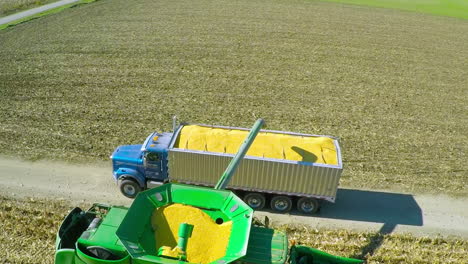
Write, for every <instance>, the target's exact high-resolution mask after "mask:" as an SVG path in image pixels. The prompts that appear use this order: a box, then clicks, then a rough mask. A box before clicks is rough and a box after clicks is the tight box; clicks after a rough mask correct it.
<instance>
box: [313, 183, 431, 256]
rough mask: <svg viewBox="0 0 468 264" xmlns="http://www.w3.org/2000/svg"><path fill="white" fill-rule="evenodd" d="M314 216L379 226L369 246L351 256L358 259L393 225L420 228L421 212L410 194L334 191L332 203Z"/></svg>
mask: <svg viewBox="0 0 468 264" xmlns="http://www.w3.org/2000/svg"><path fill="white" fill-rule="evenodd" d="M315 217H318V218H333V219H342V220H352V221H362V222H372V223H382V224H383V225H382V227H381V228H380V230H379V231H378V232H376V233H375V234H374V235H373V236H372V237H371V238H370V240H369V243H367V244H366V245H364V246H363V247H362V248H361V252H360V253H359V254H356V255H355V256H353V257H354V258H358V259H364V258H365V257H366V256H367V255H373V254H374V253H375V251H376V250H377V249H378V248H379V247H380V246H381V245H382V243H383V242H384V239H385V235H387V234H391V233H392V232H393V230H394V229H395V228H396V226H397V225H411V226H422V225H423V216H422V210H421V208H420V207H419V205H418V203H417V202H416V200H415V199H414V197H413V195H410V194H401V193H388V192H376V191H361V190H351V189H338V193H337V200H336V203H335V204H332V203H323V204H322V209H321V211H320V212H319V214H317V215H315Z"/></svg>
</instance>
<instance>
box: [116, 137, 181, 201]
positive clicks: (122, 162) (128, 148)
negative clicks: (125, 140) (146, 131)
mask: <svg viewBox="0 0 468 264" xmlns="http://www.w3.org/2000/svg"><path fill="white" fill-rule="evenodd" d="M173 135H174V134H173V133H157V132H154V133H152V134H150V135H149V136H148V137H147V138H146V140H145V142H144V143H143V144H142V145H123V146H119V147H117V148H116V149H115V150H114V152H113V153H112V155H111V157H110V158H111V160H112V170H113V176H114V179H115V180H116V182H117V183H118V185H119V188H120V191H121V192H122V194H123V195H125V196H126V197H129V198H134V197H135V196H136V195H137V194H138V192H140V191H141V190H143V189H145V188H147V187H154V186H157V185H161V184H163V183H165V182H167V179H168V169H167V167H168V166H167V162H168V161H167V156H168V147H169V144H170V142H171V140H172V138H173Z"/></svg>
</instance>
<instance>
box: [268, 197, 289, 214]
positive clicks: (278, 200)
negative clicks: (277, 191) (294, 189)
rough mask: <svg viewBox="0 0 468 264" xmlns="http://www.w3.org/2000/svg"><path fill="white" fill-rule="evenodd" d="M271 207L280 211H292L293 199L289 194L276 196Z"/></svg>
mask: <svg viewBox="0 0 468 264" xmlns="http://www.w3.org/2000/svg"><path fill="white" fill-rule="evenodd" d="M270 206H271V209H273V210H274V211H276V212H279V213H287V212H289V211H291V207H292V200H291V198H289V197H287V196H275V197H273V198H272V199H271V202H270Z"/></svg>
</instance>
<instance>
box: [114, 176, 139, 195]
mask: <svg viewBox="0 0 468 264" xmlns="http://www.w3.org/2000/svg"><path fill="white" fill-rule="evenodd" d="M119 187H120V192H122V194H123V195H124V196H125V197H128V198H135V196H137V194H138V193H139V192H140V191H141V187H140V185H138V183H136V182H135V181H133V180H130V179H125V180H122V181H121V182H120V184H119Z"/></svg>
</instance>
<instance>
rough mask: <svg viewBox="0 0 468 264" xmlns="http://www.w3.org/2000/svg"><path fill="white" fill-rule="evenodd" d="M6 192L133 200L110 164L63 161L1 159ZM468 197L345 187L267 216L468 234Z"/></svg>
mask: <svg viewBox="0 0 468 264" xmlns="http://www.w3.org/2000/svg"><path fill="white" fill-rule="evenodd" d="M0 167H1V168H2V170H1V171H0V179H1V181H0V188H1V189H2V195H5V196H9V197H17V198H25V197H30V198H40V199H42V198H51V199H54V200H63V201H65V202H70V204H71V205H74V206H76V205H78V204H83V203H87V204H89V203H93V202H105V203H110V204H114V205H126V206H128V205H130V203H131V201H132V200H130V199H127V198H125V197H123V196H122V195H121V194H120V192H119V190H118V188H117V186H116V185H115V183H114V181H113V179H112V176H111V167H110V163H104V162H102V163H95V164H92V165H70V164H66V163H59V162H46V161H40V162H27V161H21V160H16V159H11V158H5V157H3V158H0ZM467 204H468V198H466V197H465V198H462V197H458V198H455V197H448V196H443V195H440V196H433V195H412V194H403V193H391V192H385V191H368V190H352V189H340V190H339V192H338V198H337V202H336V203H335V204H328V203H326V204H323V207H322V209H321V212H320V213H319V214H318V215H316V216H314V217H310V216H304V215H299V214H296V213H294V212H293V213H292V214H288V215H279V214H274V213H272V212H268V211H262V212H257V213H256V214H257V217H259V218H260V219H264V217H265V216H267V217H268V218H269V219H270V222H271V223H273V224H276V225H282V224H288V225H295V224H297V223H300V224H301V226H307V228H337V229H342V228H344V229H352V230H356V231H366V232H376V231H377V232H380V233H382V234H389V233H412V234H414V235H416V236H426V235H429V236H439V235H440V236H444V237H448V236H458V237H462V238H468V227H467V226H466V222H467V221H468V210H466V205H467Z"/></svg>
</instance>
